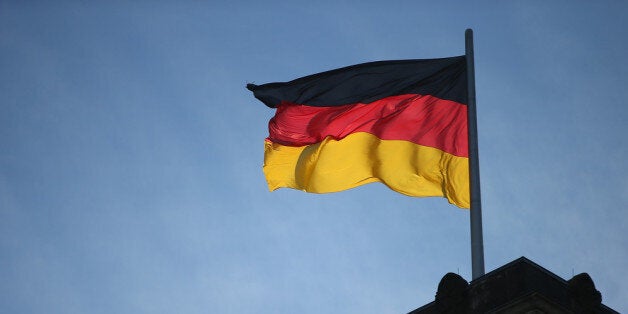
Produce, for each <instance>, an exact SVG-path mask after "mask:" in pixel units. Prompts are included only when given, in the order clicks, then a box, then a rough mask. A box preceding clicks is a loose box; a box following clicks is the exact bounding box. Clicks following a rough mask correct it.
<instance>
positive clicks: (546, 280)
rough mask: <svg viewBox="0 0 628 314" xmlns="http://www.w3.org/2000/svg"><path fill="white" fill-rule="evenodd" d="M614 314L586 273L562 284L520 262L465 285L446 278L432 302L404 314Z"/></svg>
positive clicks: (459, 279)
mask: <svg viewBox="0 0 628 314" xmlns="http://www.w3.org/2000/svg"><path fill="white" fill-rule="evenodd" d="M435 313H439V314H449V313H451V314H454V313H455V314H476V313H478V314H479V313H495V314H498V313H499V314H505V313H508V314H510V313H521V314H542V313H549V314H560V313H570V314H571V313H573V314H585V313H586V314H589V313H618V312H617V311H615V310H613V309H611V308H609V307H607V306H605V305H604V304H602V295H601V294H600V292H599V291H597V290H596V289H595V285H594V283H593V280H592V279H591V277H590V276H589V275H588V274H587V273H581V274H578V275H575V276H573V278H571V279H569V280H564V279H562V278H560V277H559V276H557V275H555V274H553V273H552V272H550V271H548V270H547V269H545V268H543V267H541V266H539V265H537V264H535V263H534V262H532V261H530V260H529V259H527V258H525V257H521V258H518V259H516V260H514V261H512V262H510V263H508V264H506V265H504V266H502V267H500V268H498V269H495V270H493V271H491V272H489V273H487V274H485V275H483V276H481V277H479V278H477V279H476V280H473V281H471V282H470V283H469V282H467V281H466V280H464V279H463V278H462V277H460V276H459V275H456V274H453V273H448V274H446V275H445V276H444V277H443V279H441V281H440V283H439V285H438V291H437V292H436V297H435V300H434V301H433V302H430V303H428V304H426V305H424V306H422V307H420V308H418V309H416V310H414V311H412V312H410V313H408V314H435Z"/></svg>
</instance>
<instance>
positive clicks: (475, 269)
mask: <svg viewBox="0 0 628 314" xmlns="http://www.w3.org/2000/svg"><path fill="white" fill-rule="evenodd" d="M464 35H465V56H466V60H467V84H468V86H467V97H468V100H467V102H468V103H467V106H468V107H467V111H468V112H467V119H468V127H469V182H470V192H471V208H470V210H469V211H470V214H469V216H470V221H471V271H472V272H471V274H472V279H476V278H478V277H480V276H482V275H484V240H483V239H482V199H481V196H480V162H479V157H478V127H477V114H476V108H475V65H474V60H473V59H474V58H473V30H472V29H470V28H468V29H467V30H466V31H465V33H464Z"/></svg>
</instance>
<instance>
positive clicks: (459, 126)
mask: <svg viewBox="0 0 628 314" xmlns="http://www.w3.org/2000/svg"><path fill="white" fill-rule="evenodd" d="M247 88H248V89H249V90H251V91H252V92H253V93H254V95H255V97H256V98H257V99H259V100H260V101H262V102H263V103H264V104H266V105H267V106H268V107H271V108H276V113H275V116H274V117H273V118H272V119H271V120H270V122H269V131H270V135H269V136H268V138H266V141H265V150H264V151H265V153H264V167H263V169H264V173H265V175H266V180H267V182H268V188H269V189H270V190H271V191H273V190H276V189H278V188H281V187H288V188H293V189H299V190H303V191H306V192H312V193H329V192H338V191H342V190H346V189H350V188H354V187H357V186H360V185H363V184H367V183H371V182H381V183H383V184H385V185H387V186H388V187H389V188H391V189H392V190H394V191H397V192H399V193H403V194H405V195H409V196H419V197H425V196H442V197H446V198H447V199H448V200H449V202H450V203H452V204H455V205H457V206H458V207H461V208H469V205H470V204H469V201H470V196H469V162H468V160H469V159H468V158H469V152H468V136H467V134H468V133H467V105H466V104H467V76H466V61H465V57H464V56H459V57H451V58H441V59H421V60H398V61H379V62H369V63H363V64H358V65H353V66H349V67H344V68H340V69H336V70H331V71H327V72H322V73H318V74H314V75H310V76H306V77H302V78H299V79H296V80H293V81H290V82H282V83H269V84H263V85H254V84H248V85H247Z"/></svg>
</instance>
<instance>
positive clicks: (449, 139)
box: [268, 94, 469, 157]
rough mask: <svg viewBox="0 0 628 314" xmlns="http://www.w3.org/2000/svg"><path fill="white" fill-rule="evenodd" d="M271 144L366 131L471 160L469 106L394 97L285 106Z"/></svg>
mask: <svg viewBox="0 0 628 314" xmlns="http://www.w3.org/2000/svg"><path fill="white" fill-rule="evenodd" d="M269 130H270V135H269V137H268V139H269V140H271V141H272V142H275V143H278V144H282V145H287V146H304V145H310V144H314V143H318V142H320V141H322V140H323V139H324V138H326V137H328V136H330V137H332V138H334V139H336V140H340V139H342V138H344V137H346V136H347V135H349V134H352V133H356V132H367V133H371V134H373V135H375V136H377V137H378V138H380V139H383V140H405V141H410V142H412V143H415V144H419V145H424V146H429V147H434V148H438V149H440V150H442V151H445V152H447V153H450V154H452V155H455V156H459V157H468V156H469V153H468V143H467V106H465V105H463V104H460V103H457V102H454V101H451V100H443V99H439V98H436V97H433V96H429V95H427V96H423V95H416V94H406V95H396V96H389V97H386V98H383V99H380V100H377V101H374V102H372V103H369V104H360V103H358V104H350V105H343V106H336V107H312V106H306V105H296V104H291V103H286V102H284V103H282V104H281V105H279V106H278V107H277V113H276V114H275V117H274V118H272V119H271V121H270V123H269Z"/></svg>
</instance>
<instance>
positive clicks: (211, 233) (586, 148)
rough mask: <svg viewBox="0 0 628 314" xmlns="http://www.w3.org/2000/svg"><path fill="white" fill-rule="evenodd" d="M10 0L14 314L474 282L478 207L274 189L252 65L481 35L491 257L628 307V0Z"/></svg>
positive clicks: (5, 197)
mask: <svg viewBox="0 0 628 314" xmlns="http://www.w3.org/2000/svg"><path fill="white" fill-rule="evenodd" d="M226 2H227V1H225V3H216V2H211V1H208V2H202V1H171V2H166V1H135V2H134V4H130V3H127V2H124V1H100V2H99V3H92V2H91V1H78V0H77V1H50V2H49V3H48V4H45V3H37V2H36V1H2V2H0V312H1V313H237V314H246V313H317V314H318V313H349V314H351V313H377V314H379V313H392V314H399V313H407V312H409V311H410V310H412V309H415V308H417V307H419V306H421V305H423V304H425V303H428V302H430V301H432V300H433V299H434V294H435V292H436V288H437V286H438V282H439V281H440V279H441V278H442V276H443V275H444V274H445V273H447V272H457V273H459V274H460V275H462V276H463V277H464V278H466V279H467V280H469V279H470V277H471V266H470V265H471V263H470V245H469V241H470V240H469V217H468V211H465V210H461V209H459V208H457V207H455V206H452V205H450V204H448V203H447V201H446V200H445V199H442V198H411V197H406V196H403V195H400V194H397V193H395V192H393V191H391V190H388V189H387V188H386V187H385V186H383V185H381V184H371V185H367V186H363V187H359V188H356V189H353V190H350V191H346V192H341V193H335V194H325V195H314V194H307V193H303V192H299V191H293V190H288V189H282V190H279V191H276V192H273V193H270V192H268V190H267V187H266V183H265V180H264V176H263V173H262V169H261V166H262V157H263V140H264V138H265V137H266V135H267V134H268V133H267V122H268V119H269V118H270V117H272V115H273V111H272V110H271V109H269V108H267V107H265V106H264V105H263V104H262V103H261V102H259V101H257V100H256V99H254V98H253V96H252V95H251V93H250V92H249V91H248V90H246V89H245V85H246V83H248V82H253V83H256V84H262V83H267V82H273V81H286V80H291V79H294V78H297V77H300V76H304V75H308V74H312V73H316V72H321V71H325V70H329V69H333V68H336V67H341V66H346V65H350V64H355V63H362V62H367V61H375V60H386V59H416V58H436V57H447V56H454V55H462V54H464V30H465V29H466V28H473V30H474V32H475V53H476V79H477V82H476V86H477V101H478V130H479V135H480V137H479V145H480V166H481V180H482V201H483V209H484V241H485V242H484V245H485V254H486V257H485V259H486V270H487V271H490V270H493V269H495V268H497V267H499V266H501V265H504V264H506V263H508V262H510V261H512V260H514V259H516V258H518V257H520V256H526V257H527V258H529V259H531V260H533V261H534V262H536V263H538V264H540V265H542V266H543V267H545V268H547V269H548V270H550V271H552V272H554V273H556V274H557V275H559V276H561V277H562V278H564V279H570V278H571V276H572V274H574V273H575V274H577V273H580V272H588V273H589V274H590V275H591V277H592V278H593V280H594V282H595V284H596V287H597V289H598V290H599V291H600V292H601V293H602V296H603V302H604V303H605V304H606V305H608V306H610V307H612V308H614V309H615V310H617V311H619V312H628V284H627V281H626V278H628V268H627V267H626V265H628V212H627V209H628V208H627V207H628V206H627V205H628V161H627V160H628V123H627V120H628V101H627V100H626V99H627V98H626V97H625V94H626V89H627V88H628V62H627V61H626V53H627V52H628V19H626V16H628V2H625V1H551V2H550V1H474V2H473V3H471V2H470V1H469V2H468V3H467V2H463V1H459V2H454V1H405V2H396V1H355V2H350V1H307V2H302V3H298V2H296V1H290V2H286V3H282V2H272V1H255V2H253V1H251V2H250V3H244V2H242V3H240V4H238V3H237V1H233V2H230V3H226Z"/></svg>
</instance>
